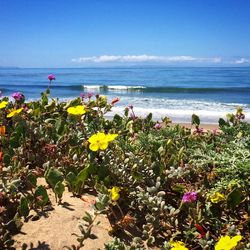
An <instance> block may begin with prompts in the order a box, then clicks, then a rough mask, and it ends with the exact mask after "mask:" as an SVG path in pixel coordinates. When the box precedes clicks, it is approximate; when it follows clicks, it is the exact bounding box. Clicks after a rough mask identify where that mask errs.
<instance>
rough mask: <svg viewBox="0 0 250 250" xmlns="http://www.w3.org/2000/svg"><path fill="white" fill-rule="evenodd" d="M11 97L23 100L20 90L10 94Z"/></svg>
mask: <svg viewBox="0 0 250 250" xmlns="http://www.w3.org/2000/svg"><path fill="white" fill-rule="evenodd" d="M12 97H13V98H14V99H15V100H16V101H22V100H24V95H23V94H22V93H20V92H15V93H13V94H12Z"/></svg>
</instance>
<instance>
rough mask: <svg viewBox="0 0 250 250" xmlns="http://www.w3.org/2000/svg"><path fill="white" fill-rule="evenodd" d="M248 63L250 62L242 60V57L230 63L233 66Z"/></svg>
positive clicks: (245, 59)
mask: <svg viewBox="0 0 250 250" xmlns="http://www.w3.org/2000/svg"><path fill="white" fill-rule="evenodd" d="M249 62H250V60H249V59H247V58H243V57H242V58H240V59H236V60H234V61H232V63H233V64H243V63H249Z"/></svg>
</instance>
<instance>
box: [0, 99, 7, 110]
mask: <svg viewBox="0 0 250 250" xmlns="http://www.w3.org/2000/svg"><path fill="white" fill-rule="evenodd" d="M7 104H8V102H6V101H1V102H0V109H3V108H5V107H6V106H7Z"/></svg>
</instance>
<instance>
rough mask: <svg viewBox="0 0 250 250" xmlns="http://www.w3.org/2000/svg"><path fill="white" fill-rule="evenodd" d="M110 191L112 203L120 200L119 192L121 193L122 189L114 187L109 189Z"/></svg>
mask: <svg viewBox="0 0 250 250" xmlns="http://www.w3.org/2000/svg"><path fill="white" fill-rule="evenodd" d="M108 191H109V192H110V195H111V199H112V201H117V200H119V198H120V194H119V192H120V191H121V189H120V188H119V187H117V186H114V187H112V189H109V190H108Z"/></svg>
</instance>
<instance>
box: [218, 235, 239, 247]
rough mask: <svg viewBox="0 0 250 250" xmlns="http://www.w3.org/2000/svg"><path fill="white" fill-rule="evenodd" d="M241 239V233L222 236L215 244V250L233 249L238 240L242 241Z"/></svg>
mask: <svg viewBox="0 0 250 250" xmlns="http://www.w3.org/2000/svg"><path fill="white" fill-rule="evenodd" d="M241 239H242V236H241V235H236V236H234V237H232V238H230V237H229V236H228V235H226V236H222V237H221V238H220V239H219V241H218V242H217V243H216V244H215V250H231V249H233V248H234V247H236V246H237V245H238V242H239V241H241Z"/></svg>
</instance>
